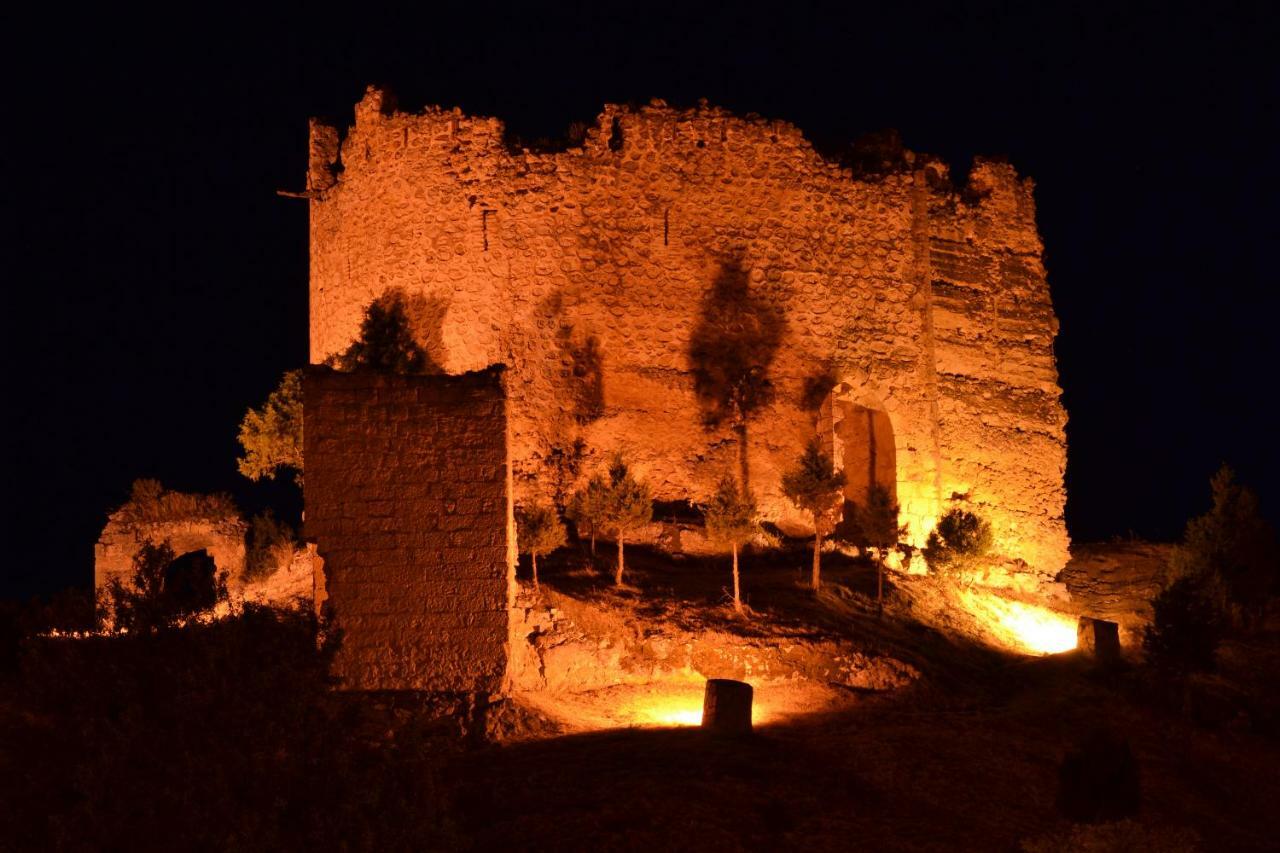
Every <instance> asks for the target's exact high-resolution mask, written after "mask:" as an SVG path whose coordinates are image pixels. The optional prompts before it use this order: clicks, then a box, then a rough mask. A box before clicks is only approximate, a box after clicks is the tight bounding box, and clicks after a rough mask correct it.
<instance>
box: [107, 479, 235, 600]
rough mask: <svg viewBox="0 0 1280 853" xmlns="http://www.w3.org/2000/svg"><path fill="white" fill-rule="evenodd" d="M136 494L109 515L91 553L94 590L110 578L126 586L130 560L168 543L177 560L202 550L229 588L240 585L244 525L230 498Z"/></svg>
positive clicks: (174, 494)
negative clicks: (148, 546) (144, 548)
mask: <svg viewBox="0 0 1280 853" xmlns="http://www.w3.org/2000/svg"><path fill="white" fill-rule="evenodd" d="M155 488H156V491H155V492H154V493H153V494H150V495H146V496H137V495H135V496H134V497H133V498H131V499H130V500H129V501H128V502H126V503H125V504H124V505H123V506H121V507H120V508H119V509H117V510H116V511H115V512H113V513H111V516H110V517H109V518H108V519H107V524H106V526H105V527H104V528H103V530H102V534H101V535H100V536H99V537H98V541H97V543H96V544H95V545H94V549H93V557H94V560H93V582H94V589H95V590H96V591H97V592H98V593H101V592H103V591H104V590H106V588H107V586H108V585H109V584H110V583H111V582H112V581H113V580H119V581H120V582H121V583H123V584H125V585H126V586H128V585H129V583H130V582H131V581H132V579H133V571H134V569H133V558H134V556H135V555H136V554H137V553H138V552H139V551H140V550H141V549H142V546H143V545H144V544H146V543H147V542H152V543H154V544H156V545H161V544H164V543H166V542H167V543H168V544H169V547H171V548H172V549H173V554H174V556H175V557H181V556H183V555H184V554H189V553H191V552H192V551H205V552H206V553H208V555H209V556H210V557H212V558H213V562H214V564H215V565H216V566H217V571H218V572H219V573H222V572H225V573H226V579H227V587H228V590H229V591H230V592H232V593H235V592H238V591H239V590H240V588H241V587H242V586H243V584H244V565H245V532H246V530H247V525H246V524H245V522H244V520H243V519H242V518H241V517H240V514H239V513H238V512H237V511H236V509H235V507H234V505H233V504H232V503H231V500H230V498H226V497H224V496H220V495H192V494H185V493H181V492H169V491H162V490H160V486H159V484H158V483H157V484H155Z"/></svg>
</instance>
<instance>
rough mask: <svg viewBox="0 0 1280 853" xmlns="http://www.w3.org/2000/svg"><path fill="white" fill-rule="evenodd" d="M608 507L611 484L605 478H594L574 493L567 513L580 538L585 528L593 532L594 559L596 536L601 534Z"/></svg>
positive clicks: (592, 547) (592, 549) (592, 552)
mask: <svg viewBox="0 0 1280 853" xmlns="http://www.w3.org/2000/svg"><path fill="white" fill-rule="evenodd" d="M608 507H609V484H608V483H607V482H605V479H604V477H592V478H591V479H590V480H589V481H587V484H586V485H585V486H583V487H582V488H581V489H579V490H578V491H576V492H574V494H573V497H572V498H570V499H569V506H568V508H567V509H566V511H565V515H566V516H567V517H568V519H569V520H570V521H572V522H573V524H574V527H576V528H577V530H578V535H579V536H581V535H582V530H583V528H584V527H585V528H586V529H587V530H590V531H591V556H592V557H594V556H595V555H596V535H597V534H598V533H599V532H600V525H601V524H603V523H604V519H605V515H606V514H607V511H608Z"/></svg>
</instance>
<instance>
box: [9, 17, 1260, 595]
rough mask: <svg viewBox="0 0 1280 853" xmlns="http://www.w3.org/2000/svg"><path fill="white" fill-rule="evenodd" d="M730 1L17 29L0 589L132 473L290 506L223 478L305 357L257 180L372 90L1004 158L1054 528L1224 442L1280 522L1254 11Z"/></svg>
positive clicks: (296, 262) (1115, 511)
mask: <svg viewBox="0 0 1280 853" xmlns="http://www.w3.org/2000/svg"><path fill="white" fill-rule="evenodd" d="M428 5H429V4H424V7H425V6H428ZM725 5H726V6H730V7H731V8H733V9H734V10H735V11H732V12H717V13H715V14H711V13H705V12H700V11H697V7H696V6H695V5H694V4H681V5H678V6H672V7H661V6H658V5H655V4H646V5H644V6H638V7H636V8H635V9H634V10H629V11H628V12H627V13H625V14H618V15H614V14H609V13H606V12H603V11H600V8H601V6H602V4H592V5H589V6H586V7H584V8H585V9H587V10H589V11H585V12H581V13H579V12H575V11H574V10H572V9H570V8H569V7H568V6H567V5H564V4H562V5H559V6H556V7H555V8H556V9H557V11H556V12H555V13H554V14H552V13H550V12H548V11H545V10H530V9H529V8H528V7H527V6H526V7H524V10H523V11H521V12H519V13H516V12H508V11H506V10H503V9H502V8H501V7H500V6H498V5H495V4H492V3H490V4H466V5H464V6H462V9H463V11H460V12H457V13H456V14H446V13H443V12H440V11H438V10H436V11H432V13H431V16H430V17H428V18H425V19H424V20H421V21H410V20H408V19H399V20H388V21H385V22H383V23H382V24H380V25H379V26H377V27H369V28H367V29H366V28H363V27H362V26H361V25H358V24H357V23H355V22H353V21H351V20H346V19H343V18H340V17H338V16H321V15H315V16H312V17H311V18H309V19H304V17H303V16H301V15H295V16H292V17H290V18H288V19H285V18H283V17H282V18H280V19H269V18H261V19H259V18H240V19H236V20H230V19H227V18H224V17H220V16H221V15H223V14H225V13H224V12H223V11H221V10H220V11H219V12H218V16H213V15H210V17H208V18H207V19H203V20H202V19H199V18H198V17H190V18H187V19H183V20H178V19H164V18H162V17H152V18H148V19H138V20H123V19H120V18H110V19H101V20H89V19H84V18H75V17H74V16H72V15H70V14H69V13H68V14H67V15H65V16H63V17H62V18H60V19H58V20H44V21H34V20H33V21H20V22H13V23H12V24H11V25H10V26H8V27H7V29H8V31H9V33H10V36H11V39H13V40H14V41H16V42H17V43H19V44H20V45H21V46H22V47H20V48H19V53H17V54H10V55H9V57H8V58H9V60H10V61H11V62H14V68H13V69H12V70H11V71H10V73H9V74H8V75H6V83H7V89H8V90H9V92H10V96H11V97H10V98H9V102H8V103H7V104H6V107H7V109H6V111H5V112H6V120H5V124H6V127H5V137H6V149H7V150H9V151H10V156H9V157H7V158H6V160H7V164H6V165H7V178H8V182H9V189H8V191H7V192H6V193H5V196H6V198H7V199H8V200H9V201H10V203H11V204H12V205H13V207H12V212H11V217H12V225H11V226H10V227H7V228H6V229H5V231H6V234H7V235H8V237H9V240H11V241H12V242H11V243H10V246H9V248H10V250H11V251H9V252H6V255H7V256H9V257H16V259H17V261H18V262H17V264H10V265H8V269H7V270H6V275H5V279H6V287H5V294H6V297H7V299H8V310H7V311H6V312H5V313H6V323H5V327H6V328H5V331H6V340H7V342H8V343H9V352H10V353H11V355H10V363H9V368H8V383H9V386H10V388H11V393H10V394H9V395H8V399H9V400H10V405H9V406H8V407H7V411H8V421H9V424H10V428H11V429H12V430H13V435H14V437H13V440H12V441H11V444H10V459H11V460H13V463H14V464H12V465H11V466H10V467H9V472H8V475H7V479H8V484H7V485H8V490H9V492H10V497H11V506H16V512H11V513H10V514H9V515H8V517H7V518H6V522H7V524H9V525H11V528H10V531H9V533H8V535H6V537H5V540H4V541H5V544H6V546H7V547H6V553H5V555H4V560H3V581H2V582H0V595H9V594H19V595H21V594H29V593H33V592H48V591H52V590H55V589H57V588H59V587H62V586H66V585H71V584H82V585H88V584H90V583H91V581H92V546H93V542H94V540H95V539H96V536H97V533H98V531H99V530H100V528H101V525H102V523H103V522H104V520H105V515H106V512H107V511H108V510H109V509H110V508H112V507H113V506H114V505H116V504H118V503H119V502H120V501H121V500H123V498H124V497H125V495H126V494H127V491H128V486H129V483H130V482H131V481H132V480H133V479H134V478H135V477H138V476H153V477H158V478H160V479H161V480H163V481H164V482H165V483H166V484H167V485H170V486H172V487H176V488H182V489H191V490H229V491H232V492H233V493H234V494H235V495H236V497H237V499H238V500H239V501H240V502H241V504H242V505H243V506H245V507H246V508H249V509H254V508H257V507H259V506H261V505H263V504H265V503H267V502H270V501H272V500H280V499H288V497H289V492H288V490H287V489H284V490H282V489H279V488H276V489H271V488H266V487H259V486H251V485H249V484H247V483H246V482H244V481H242V480H241V479H240V478H239V475H238V474H237V473H236V471H235V466H234V457H235V455H236V452H237V445H236V443H235V432H236V425H237V423H238V421H239V418H240V416H241V415H242V413H243V411H244V409H245V407H246V406H247V405H249V404H257V403H259V402H260V401H261V399H262V398H263V397H264V396H265V395H266V393H267V392H268V391H269V390H270V388H271V387H273V385H274V383H275V381H276V379H277V378H278V376H279V375H280V373H281V372H282V371H284V370H285V369H287V368H290V367H293V366H297V365H300V364H301V363H303V362H304V360H305V358H306V335H307V322H306V311H307V255H306V240H307V232H306V224H307V221H306V205H305V203H303V202H300V201H290V200H284V199H280V198H277V197H276V196H275V190H276V189H278V188H289V189H300V188H301V186H302V182H303V176H304V172H305V166H306V141H307V140H306V121H307V117H308V116H310V115H322V116H326V117H330V118H332V119H335V120H340V121H341V122H342V123H343V124H344V125H345V124H347V123H349V121H350V117H351V106H352V104H354V102H355V101H356V100H358V98H359V97H360V95H361V93H362V91H363V89H364V86H365V85H366V84H367V83H368V82H371V81H382V82H385V83H387V84H389V85H390V87H391V88H392V89H393V90H395V91H396V92H397V93H398V94H399V95H400V96H401V101H402V104H404V105H406V106H410V107H416V106H419V105H421V104H423V103H440V104H443V105H446V106H452V105H458V106H461V107H462V108H463V109H464V110H467V111H469V112H476V113H484V114H493V115H497V116H500V117H502V118H504V119H505V120H506V121H507V122H508V124H509V125H511V126H512V127H513V128H514V129H515V130H516V131H517V132H519V133H521V134H522V135H525V136H527V137H536V136H540V135H545V136H554V135H558V134H559V133H560V132H561V131H562V130H563V129H564V127H566V126H567V125H568V123H569V122H570V121H573V120H576V119H577V120H580V119H589V118H591V117H593V116H594V115H595V114H596V113H597V112H598V111H599V108H600V105H601V104H603V103H604V102H606V101H612V102H618V101H641V102H643V101H647V100H648V99H649V98H650V97H661V98H664V99H666V100H667V101H668V102H670V103H673V104H676V105H688V104H692V103H693V102H694V101H696V99H697V98H699V97H705V98H708V99H709V100H711V101H712V102H713V103H718V104H721V105H724V106H727V107H730V108H732V109H734V110H736V111H739V112H747V111H754V112H758V113H761V114H763V115H766V116H769V117H776V118H784V119H787V120H790V121H792V122H794V123H796V124H797V125H799V126H800V127H801V128H803V129H804V130H805V131H806V133H807V134H808V135H809V136H810V138H814V139H817V140H820V141H822V142H824V143H830V142H834V141H839V140H847V139H852V138H853V137H855V136H857V135H858V134H860V133H862V132H865V131H870V130H876V129H880V128H884V127H897V128H899V129H900V130H901V131H902V133H903V136H904V138H905V141H906V143H907V145H908V146H909V147H911V148H913V149H915V150H919V151H930V152H936V153H938V154H941V155H943V156H945V157H946V158H948V159H949V160H950V161H951V163H952V165H953V170H955V171H959V172H960V173H961V174H963V171H964V170H965V168H966V167H967V163H968V161H969V159H970V158H971V157H972V156H973V155H974V154H983V153H1003V154H1006V155H1008V156H1009V157H1010V159H1011V160H1012V162H1013V163H1014V164H1015V165H1016V166H1017V167H1018V169H1019V171H1020V172H1022V173H1023V174H1027V175H1031V176H1032V177H1034V178H1035V180H1036V182H1037V199H1038V204H1039V213H1040V224H1041V231H1042V234H1043V236H1044V240H1045V244H1046V260H1047V265H1048V268H1049V276H1050V285H1051V287H1052V290H1053V297H1054V301H1055V304H1056V307H1057V310H1058V314H1059V317H1060V319H1061V322H1062V328H1061V336H1060V338H1059V340H1058V345H1057V354H1058V361H1059V367H1060V370H1061V375H1062V385H1063V387H1064V388H1065V391H1066V405H1067V409H1068V412H1069V414H1070V418H1071V421H1070V425H1069V428H1068V434H1069V440H1070V448H1069V454H1070V456H1069V459H1070V461H1069V468H1068V487H1069V491H1070V500H1069V503H1068V507H1067V520H1068V524H1069V526H1070V530H1071V533H1072V536H1073V537H1074V538H1076V539H1078V540H1093V539H1099V538H1105V537H1107V536H1111V535H1114V534H1123V533H1126V532H1128V531H1135V532H1137V533H1139V534H1143V535H1147V536H1150V537H1162V538H1171V537H1173V536H1175V535H1177V533H1178V532H1179V531H1180V529H1181V526H1182V523H1183V522H1184V520H1185V519H1186V517H1187V516H1188V515H1189V514H1193V513H1197V512H1200V511H1202V510H1203V508H1204V507H1205V506H1206V505H1207V480H1208V477H1209V475H1210V474H1211V473H1212V471H1213V470H1214V469H1215V468H1216V466H1217V464H1218V463H1219V462H1220V461H1222V460H1227V461H1230V462H1231V463H1232V464H1233V465H1234V466H1235V467H1236V468H1237V470H1238V471H1239V472H1240V474H1241V476H1242V478H1243V479H1244V480H1246V481H1247V482H1249V483H1251V484H1252V485H1254V486H1255V488H1257V490H1258V491H1259V493H1260V494H1261V497H1262V500H1263V503H1264V506H1265V508H1266V509H1267V510H1268V514H1269V515H1270V516H1271V517H1272V518H1273V519H1274V518H1275V517H1276V510H1277V508H1278V505H1280V490H1278V489H1277V486H1276V483H1277V481H1278V478H1280V470H1278V466H1277V452H1276V442H1277V437H1276V429H1275V421H1274V415H1273V411H1274V410H1275V409H1276V405H1275V403H1274V401H1273V399H1272V398H1273V396H1274V394H1275V386H1276V382H1275V373H1274V371H1275V367H1276V364H1277V361H1278V359H1277V356H1278V355H1280V352H1278V350H1280V346H1278V345H1277V337H1278V335H1277V332H1276V331H1275V329H1274V328H1273V327H1274V324H1275V323H1276V318H1277V311H1276V308H1277V302H1278V298H1277V295H1276V275H1275V272H1274V270H1275V266H1274V264H1273V263H1267V261H1271V260H1272V259H1273V257H1274V255H1275V253H1276V242H1277V240H1276V238H1277V236H1280V235H1277V227H1276V223H1277V217H1276V210H1275V203H1274V201H1275V199H1276V197H1277V195H1276V194H1277V189H1278V188H1280V187H1278V186H1277V185H1278V184H1280V181H1277V170H1278V167H1277V159H1278V158H1277V150H1278V147H1277V141H1276V140H1277V131H1278V130H1280V127H1278V126H1277V124H1278V122H1277V117H1276V116H1277V103H1276V101H1277V97H1276V94H1277V85H1276V79H1277V75H1276V71H1277V69H1276V67H1275V62H1274V59H1273V58H1272V57H1273V55H1274V54H1275V45H1276V43H1277V41H1276V38H1275V34H1276V26H1275V25H1276V19H1275V17H1274V13H1272V12H1270V11H1269V10H1267V9H1266V8H1265V6H1266V4H1262V3H1259V4H1232V3H1205V4H1203V5H1202V6H1199V7H1197V6H1189V5H1183V4H1178V3H1159V4H1155V3H1152V4H1137V5H1132V6H1127V7H1124V8H1123V9H1121V10H1118V11H1117V7H1118V4H1108V5H1106V6H1103V5H1101V4H1100V5H1099V7H1098V9H1097V10H1094V11H1087V10H1085V9H1084V7H1083V6H1079V5H1077V6H1075V7H1074V8H1071V7H1060V8H1061V9H1063V10H1062V11H1054V10H1053V9H1052V7H1050V6H1049V5H1047V4H1040V3H1018V4H1007V5H1006V4H969V5H968V6H966V7H964V8H963V9H961V8H958V7H956V8H953V9H950V10H946V9H943V8H942V7H939V6H912V5H910V4H880V5H881V6H894V9H895V10H894V11H885V10H884V9H881V10H880V11H877V12H874V13H871V12H867V11H865V10H860V9H858V8H857V7H856V6H855V5H854V4H852V3H844V4H833V5H831V6H830V7H817V6H811V5H807V4H803V3H799V2H786V3H777V4H776V6H775V7H774V8H773V9H767V8H766V7H763V6H758V7H751V6H747V5H738V4H725ZM1067 9H1070V11H1067ZM470 10H474V11H470ZM1104 10H1105V11H1104ZM14 37H16V39H15V38H14ZM15 60H16V62H15ZM15 182H16V188H15ZM15 198H16V203H13V202H14V200H15Z"/></svg>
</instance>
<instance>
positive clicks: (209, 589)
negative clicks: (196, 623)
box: [164, 548, 218, 614]
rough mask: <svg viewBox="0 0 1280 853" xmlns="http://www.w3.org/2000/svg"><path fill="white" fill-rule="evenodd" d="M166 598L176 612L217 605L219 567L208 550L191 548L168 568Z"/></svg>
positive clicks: (165, 582) (165, 585)
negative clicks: (193, 549)
mask: <svg viewBox="0 0 1280 853" xmlns="http://www.w3.org/2000/svg"><path fill="white" fill-rule="evenodd" d="M164 598H165V601H166V602H167V603H168V605H169V608H170V610H171V611H172V612H173V613H175V614H181V613H196V612H198V611H201V610H208V609H209V608H210V607H213V606H214V605H215V604H217V602H218V566H217V564H216V563H214V561H213V557H211V556H209V552H208V551H206V550H204V549H203V548H201V549H200V550H199V551H188V552H187V553H185V554H183V555H182V556H181V557H178V558H177V559H175V560H174V561H173V562H172V563H170V564H169V565H168V566H167V567H166V568H165V570H164Z"/></svg>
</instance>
